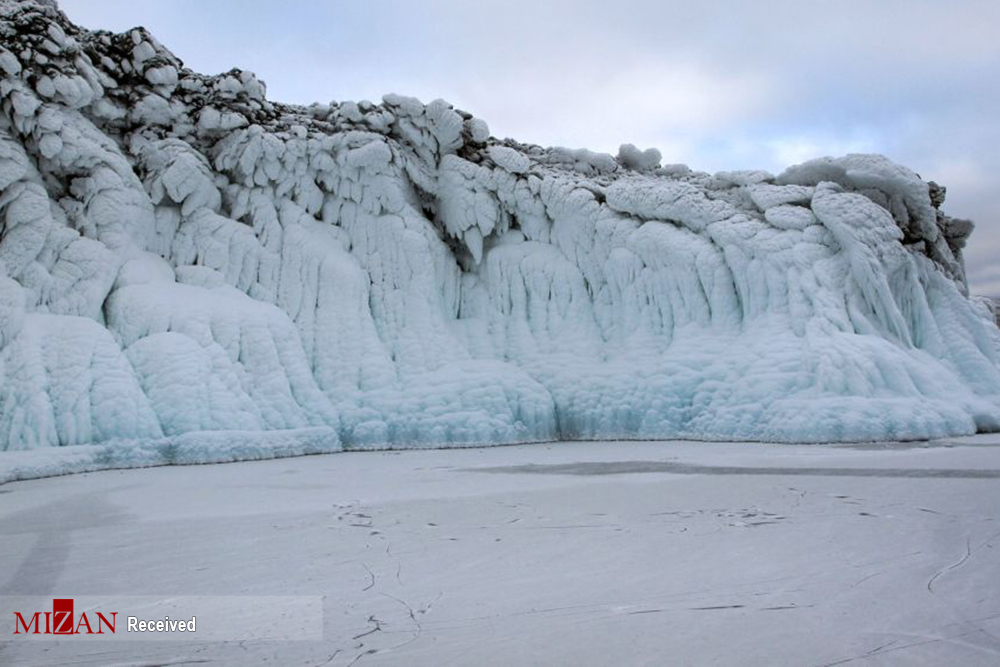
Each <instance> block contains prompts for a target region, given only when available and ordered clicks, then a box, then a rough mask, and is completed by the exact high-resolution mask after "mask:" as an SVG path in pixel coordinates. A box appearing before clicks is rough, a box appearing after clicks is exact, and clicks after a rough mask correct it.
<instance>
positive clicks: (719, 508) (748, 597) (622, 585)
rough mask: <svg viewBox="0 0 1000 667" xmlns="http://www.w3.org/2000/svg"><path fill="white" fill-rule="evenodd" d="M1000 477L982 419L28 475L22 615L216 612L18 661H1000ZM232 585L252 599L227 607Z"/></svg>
mask: <svg viewBox="0 0 1000 667" xmlns="http://www.w3.org/2000/svg"><path fill="white" fill-rule="evenodd" d="M100 448H101V447H100V446H97V447H66V448H52V447H50V448H47V449H46V450H36V451H32V452H14V453H13V455H15V456H19V455H26V454H31V455H36V454H37V455H41V454H46V453H52V452H58V451H60V449H76V450H86V449H91V450H95V449H100ZM3 464H4V460H3V457H0V467H2V466H3ZM998 481H1000V437H998V436H997V435H994V434H980V435H975V436H968V437H963V438H951V439H948V440H945V441H938V442H931V443H919V444H918V445H910V446H907V445H903V444H900V443H892V444H886V445H884V446H880V445H872V444H865V445H776V444H769V443H735V444H734V443H705V442H612V443H609V442H586V443H554V444H546V445H525V446H515V447H491V448H480V449H463V450H458V451H455V450H452V451H421V452H415V451H405V452H356V453H352V454H350V455H336V456H315V457H307V458H294V459H284V460H280V461H257V462H253V463H234V464H231V465H225V466H194V467H191V468H187V469H184V470H179V469H177V468H158V469H147V470H128V471H116V472H108V471H106V472H99V473H92V474H85V475H75V476H72V477H66V478H60V479H42V480H32V481H24V482H14V483H11V484H6V485H3V486H0V498H2V500H0V563H3V564H4V567H3V569H2V571H0V616H2V617H3V618H12V614H11V611H22V612H23V611H24V609H25V607H26V603H25V599H24V598H21V597H19V596H45V595H47V598H45V599H43V600H38V598H35V603H36V604H38V607H35V608H40V609H44V608H47V606H48V605H51V604H52V603H51V600H52V598H53V597H57V596H58V597H61V596H63V595H66V596H69V595H74V596H75V597H76V608H77V609H78V610H80V609H81V608H82V605H87V607H88V611H89V608H98V609H99V608H101V607H104V608H106V609H108V608H109V609H112V610H114V609H118V610H119V612H120V613H119V621H120V622H121V623H125V621H124V617H125V616H126V615H127V614H135V613H136V611H141V610H142V608H140V609H136V606H137V605H136V600H135V598H132V599H123V598H119V597H118V596H143V598H142V599H144V600H148V601H149V602H150V603H153V604H156V603H159V604H161V605H163V606H167V605H171V606H172V608H168V609H169V611H168V612H167V613H169V615H170V618H178V617H181V614H182V613H183V614H185V615H186V616H187V617H190V616H192V615H195V614H197V617H198V632H196V633H194V634H193V635H189V636H187V637H186V638H184V639H181V640H178V639H177V638H174V637H171V636H159V637H156V638H155V639H153V638H152V637H150V638H149V639H150V640H151V641H136V639H134V638H133V637H134V635H135V633H131V634H129V633H124V631H123V630H121V626H119V630H118V636H117V637H114V638H111V639H110V640H109V641H100V640H98V641H87V640H86V639H85V638H83V639H74V638H66V639H65V640H61V641H52V640H51V639H52V638H48V639H46V638H44V637H39V638H38V639H39V641H32V640H31V639H30V638H28V637H23V635H22V636H18V637H11V636H10V635H8V636H7V637H5V638H4V640H5V641H3V643H0V646H2V648H3V665H4V667H17V666H24V667H29V666H30V667H37V666H38V665H73V666H74V667H82V666H84V665H87V666H92V667H107V666H108V665H118V666H124V665H131V666H133V667H138V666H139V665H146V666H150V665H195V666H197V665H227V666H229V665H232V666H235V667H242V666H244V665H246V666H250V665H293V666H295V665H304V666H306V665H312V666H319V665H327V666H328V667H390V666H400V667H412V666H413V665H484V666H500V665H572V666H574V667H590V666H593V667H606V666H608V665H671V666H672V665H684V666H688V665H693V666H701V665H714V666H720V667H785V666H795V667H817V666H819V665H828V666H833V665H844V666H845V667H912V666H917V665H922V666H924V667H931V666H933V667H997V664H998V660H997V657H998V655H1000V586H998V585H997V584H998V582H997V573H998V572H1000V534H998V532H1000V527H998V526H997V507H1000V483H998ZM276 595H280V596H322V607H323V616H322V618H321V619H320V617H319V616H318V614H315V615H307V614H302V615H300V616H298V617H297V619H296V620H297V622H299V623H301V624H302V626H300V627H308V628H314V627H316V626H317V625H319V621H322V630H323V634H322V638H321V639H313V640H311V641H301V640H300V641H274V640H272V639H266V638H263V637H261V631H260V630H257V631H256V632H254V631H253V630H252V629H251V627H252V626H251V627H248V625H250V623H252V620H251V619H255V618H256V619H266V620H267V623H268V624H269V625H270V624H271V623H275V622H276V621H278V620H279V613H278V612H279V610H278V609H276V606H275V604H274V602H273V600H274V598H271V597H264V596H276ZM81 596H82V599H81ZM187 596H209V597H204V598H197V597H195V598H188V597H187ZM211 596H234V597H229V598H228V600H230V601H236V600H238V601H239V604H240V613H238V614H232V615H231V616H230V617H228V618H227V619H216V622H217V623H218V625H216V624H214V623H212V624H210V621H209V619H210V618H212V614H211V613H210V610H211V609H212V607H211V606H210V605H211V601H212V600H213V599H214V598H213V597H211ZM116 600H117V602H115V601H116ZM178 603H180V604H178ZM42 604H45V605H46V606H45V607H43V606H42ZM153 604H149V606H148V607H146V608H147V609H150V610H151V611H150V612H147V617H150V618H157V617H159V618H163V616H164V610H163V607H162V606H159V605H157V606H153ZM152 610H157V611H159V612H160V613H152ZM174 610H177V612H178V613H176V614H175V613H174ZM206 614H207V617H206V616H205V615H206ZM90 615H91V617H92V616H93V613H91V614H90ZM141 617H142V616H140V618H141ZM7 622H8V621H5V623H7ZM43 622H44V619H43ZM203 622H204V626H205V627H204V628H203V626H202V623H203ZM8 627H9V626H8ZM258 627H259V626H258ZM285 627H287V626H285ZM7 632H11V630H7ZM222 632H227V635H226V638H227V639H229V640H230V641H213V639H214V638H217V637H218V635H219V634H222ZM300 632H301V631H300ZM123 633H124V634H125V636H122V635H123ZM264 636H265V637H267V635H264Z"/></svg>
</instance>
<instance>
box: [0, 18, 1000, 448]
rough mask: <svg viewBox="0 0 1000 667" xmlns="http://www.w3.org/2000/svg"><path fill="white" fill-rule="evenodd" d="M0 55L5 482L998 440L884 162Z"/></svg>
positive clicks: (52, 56) (938, 236)
mask: <svg viewBox="0 0 1000 667" xmlns="http://www.w3.org/2000/svg"><path fill="white" fill-rule="evenodd" d="M0 35H2V37H3V39H2V42H0V44H2V46H0V76H2V78H0V216H2V217H0V221H2V224H0V449H9V450H23V449H33V448H38V447H50V446H65V445H81V444H95V443H109V446H111V447H112V448H113V451H114V453H113V455H112V454H109V457H110V458H114V459H115V460H116V461H118V463H119V464H120V463H121V462H122V461H124V458H125V457H126V456H127V455H126V454H123V453H122V452H123V451H126V450H127V446H126V444H124V443H133V446H134V447H135V448H136V454H135V457H136V464H140V465H142V464H146V463H147V462H148V459H147V456H149V454H148V447H147V448H144V446H143V445H142V444H141V443H160V445H157V446H166V445H165V444H164V443H175V444H176V443H182V444H181V445H179V446H180V450H182V452H183V453H181V454H169V455H165V456H166V459H170V457H171V456H177V457H179V458H177V459H176V460H184V461H186V462H195V461H197V460H199V457H201V458H202V459H203V460H206V461H207V460H223V459H227V458H239V457H242V456H263V455H266V454H265V450H266V449H267V445H260V446H258V445H255V444H253V443H258V442H263V441H262V440H261V438H260V437H259V434H260V433H263V432H275V436H274V437H275V443H276V444H275V445H274V452H273V453H274V454H275V455H277V454H280V452H281V451H291V450H294V449H295V448H296V447H298V448H300V449H302V450H303V451H305V450H310V449H311V448H313V445H312V444H301V443H299V444H294V445H289V444H287V442H286V440H285V438H286V435H287V434H288V433H293V434H294V433H303V432H305V433H313V434H316V433H319V434H322V435H321V436H316V437H318V438H319V440H321V441H322V448H323V451H330V450H332V449H336V448H339V447H344V448H355V449H357V448H384V447H417V446H439V445H468V444H491V443H514V442H530V441H540V440H551V439H556V438H563V439H569V438H667V437H670V438H677V437H685V438H697V439H718V440H731V439H746V440H776V441H802V442H816V441H841V440H876V439H911V438H928V437H940V436H952V435H960V434H970V433H974V432H976V431H977V430H989V429H996V428H998V427H1000V370H998V369H1000V366H998V364H1000V331H998V329H997V327H996V326H995V324H994V322H993V311H992V309H991V308H990V307H988V304H987V303H986V302H985V301H983V300H976V299H972V298H970V297H968V296H967V289H966V286H965V277H964V268H963V262H962V248H963V247H964V245H965V243H966V240H967V238H968V236H969V234H970V232H971V231H972V224H971V223H970V222H968V221H965V220H957V219H953V218H950V217H949V216H947V215H946V214H945V213H943V212H942V211H941V209H940V206H941V204H942V202H943V200H944V188H943V187H940V186H938V185H936V184H934V183H933V182H925V181H923V180H922V179H921V178H920V177H919V176H918V175H916V174H914V173H913V172H911V171H910V170H908V169H906V168H905V167H902V166H899V165H896V164H894V163H892V162H891V161H889V160H888V159H886V158H884V157H882V156H878V155H848V156H846V157H840V158H821V159H818V160H813V161H810V162H806V163H804V164H800V165H796V166H793V167H791V168H789V169H788V170H786V171H785V172H784V173H782V174H780V175H777V176H775V175H772V174H769V173H767V172H763V171H739V172H735V171H734V172H722V173H718V174H714V175H711V174H706V173H702V172H697V171H692V170H690V169H688V168H687V167H685V166H683V165H664V166H661V156H660V154H659V152H658V151H657V150H655V149H647V150H642V149H640V148H636V147H635V146H633V145H631V144H625V145H623V146H622V147H621V150H620V151H619V153H618V155H617V156H611V155H608V154H601V153H594V152H591V151H587V150H584V149H568V148H541V147H538V146H533V145H524V144H519V143H517V142H514V141H511V140H504V141H499V140H497V139H494V138H492V137H491V136H490V134H489V130H488V128H487V126H486V124H485V123H484V122H483V121H482V120H480V119H476V118H473V117H471V116H470V115H469V114H467V113H465V112H462V111H459V110H457V109H454V108H453V107H452V106H451V105H449V104H447V103H446V102H444V101H441V100H435V101H433V102H431V103H430V104H423V103H421V102H420V101H418V100H415V99H413V98H408V97H403V96H399V95H387V96H386V97H385V98H383V100H382V102H381V103H379V104H374V103H371V102H367V101H361V102H357V103H355V102H339V103H337V102H331V103H329V104H315V105H312V106H309V107H298V106H289V105H282V104H277V103H272V102H269V101H268V100H267V99H266V97H265V89H264V84H263V83H262V82H260V81H258V80H257V79H256V78H255V77H254V76H253V74H251V73H249V72H242V71H239V70H232V71H230V72H227V73H225V74H221V75H217V76H211V77H209V76H202V75H199V74H197V73H194V72H191V71H190V70H188V69H185V68H184V67H183V65H182V63H181V62H180V61H179V60H178V59H177V58H176V57H175V56H173V55H172V54H171V53H170V52H169V51H167V50H166V49H164V48H163V47H162V46H161V45H160V44H159V43H158V42H157V41H156V40H155V39H154V38H153V37H152V36H150V35H149V34H148V33H147V32H146V31H145V30H143V29H134V30H131V31H129V32H127V33H123V34H119V35H113V34H110V33H107V32H89V31H85V30H81V29H79V28H77V27H75V26H73V25H72V24H71V23H69V22H68V20H67V19H66V18H65V16H63V15H62V14H61V13H60V12H59V10H58V9H56V8H55V6H54V5H53V4H52V3H41V2H34V1H30V0H28V1H23V2H22V1H15V0H0ZM317 429H318V430H317ZM239 432H243V433H245V438H244V439H245V441H246V443H247V444H246V447H245V448H243V447H241V446H240V445H239V444H238V441H239V439H240V438H239V436H236V435H234V434H236V433H239ZM278 433H281V434H286V435H278ZM209 434H216V435H209ZM255 434H257V435H255ZM310 437H312V436H310ZM265 440H266V438H265ZM293 440H294V438H293ZM295 442H299V441H298V440H295ZM310 442H311V440H310ZM183 443H203V444H202V445H197V444H191V445H190V446H188V445H186V444H183ZM282 443H284V444H282ZM316 446H317V447H319V445H316ZM213 448H217V451H215V453H213ZM154 458H155V457H154ZM160 458H163V457H160Z"/></svg>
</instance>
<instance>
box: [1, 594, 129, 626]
mask: <svg viewBox="0 0 1000 667" xmlns="http://www.w3.org/2000/svg"><path fill="white" fill-rule="evenodd" d="M110 614H111V620H110V621H109V620H108V617H107V616H105V615H104V614H102V613H101V612H96V615H97V619H96V620H95V623H96V625H97V632H94V630H93V628H92V627H91V625H90V619H88V618H87V612H83V613H81V614H80V618H79V620H76V623H75V624H74V620H75V618H74V614H73V598H56V599H54V600H52V611H36V612H35V613H34V614H33V615H32V616H31V618H29V619H28V620H25V618H24V616H22V615H21V612H19V611H15V612H14V634H15V635H19V634H22V633H21V630H24V633H23V634H26V635H103V634H104V626H107V628H108V630H110V631H111V634H115V623H116V622H117V621H118V619H117V618H116V617H117V616H118V612H117V611H113V612H110ZM42 617H44V618H45V630H44V631H42V630H41V627H42ZM81 628H85V629H84V630H81Z"/></svg>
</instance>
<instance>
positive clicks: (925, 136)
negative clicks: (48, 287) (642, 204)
mask: <svg viewBox="0 0 1000 667" xmlns="http://www.w3.org/2000/svg"><path fill="white" fill-rule="evenodd" d="M60 6H61V7H62V8H63V10H64V11H66V13H67V14H68V15H69V16H70V18H71V19H73V20H74V21H76V22H77V23H79V24H81V25H83V26H85V27H90V28H106V29H110V30H115V31H121V30H125V29H127V28H130V27H132V26H135V25H144V26H146V27H147V28H149V29H150V30H151V31H152V32H153V34H154V35H156V37H157V38H158V39H159V40H160V41H161V42H162V43H163V44H164V45H165V46H167V47H168V48H170V49H171V50H172V51H174V53H175V54H177V56H178V57H180V58H181V59H182V60H183V61H184V62H185V64H186V65H187V66H188V67H191V68H192V69H195V70H198V71H201V72H205V73H216V72H221V71H225V70H228V69H230V68H232V67H240V68H243V69H248V70H252V71H253V72H256V73H257V75H258V76H259V77H260V78H261V79H263V80H264V81H266V82H267V85H268V95H269V97H270V98H271V99H274V100H279V101H284V102H299V103H309V102H314V101H322V102H328V101H330V100H360V99H370V100H378V99H380V98H381V96H382V94H383V93H387V92H396V93H402V94H407V95H413V96H416V97H419V98H420V99H422V100H423V101H425V102H426V101H430V100H432V99H434V98H436V97H443V98H444V99H446V100H448V101H449V102H452V103H453V104H455V105H456V106H458V107H460V108H463V109H466V110H468V111H470V112H472V113H474V114H475V115H476V116H479V117H481V118H483V119H484V120H486V121H487V122H488V123H489V125H490V129H491V130H492V132H493V134H494V135H496V136H499V137H514V138H516V139H518V140H520V141H527V142H533V143H538V144H543V145H561V146H571V147H580V146H583V147H587V148H591V149H594V150H601V151H607V152H612V153H614V152H616V151H617V149H618V145H619V144H621V143H624V142H629V143H634V144H636V145H637V146H639V147H641V148H647V147H651V146H655V147H657V148H659V149H660V150H661V151H662V153H663V156H664V161H665V162H684V163H687V164H689V165H690V166H691V167H693V168H696V169H703V170H706V171H716V170H721V169H740V168H765V169H769V170H771V171H772V172H775V173H778V172H780V171H781V170H782V169H783V168H784V167H785V166H787V165H789V164H793V163H796V162H800V161H802V160H805V159H808V158H811V157H817V156H821V155H841V154H844V153H848V152H856V151H861V152H880V153H885V154H886V155H888V156H889V157H891V158H892V159H894V160H896V161H897V162H901V163H903V164H905V165H907V166H909V167H910V168H912V169H914V170H915V171H917V172H918V173H919V174H921V176H923V177H924V178H925V179H929V180H936V181H938V182H939V183H942V184H944V185H946V186H947V187H948V201H947V202H946V204H945V209H946V210H947V211H948V212H949V213H950V214H951V215H955V216H959V217H968V218H972V219H973V220H975V221H976V222H977V229H976V232H975V233H974V234H973V236H972V239H971V241H970V245H969V248H968V249H967V252H966V261H967V265H968V268H969V277H970V282H971V286H972V289H973V291H974V292H978V293H983V294H993V295H998V296H1000V38H998V35H1000V2H997V1H996V0H983V1H978V0H971V1H957V2H953V3H945V2H934V1H931V0H905V1H904V0H880V1H877V2H871V1H857V2H856V1H854V0H837V1H836V2H832V1H826V0H813V1H810V2H805V1H803V0H797V1H794V2H792V1H788V2H786V1H783V0H782V1H771V0H767V1H762V2H755V3H750V2H736V1H732V2H727V1H724V0H717V1H715V2H710V3H696V2H691V1H690V0H684V1H675V0H659V1H656V0H649V1H647V0H615V1H613V2H608V1H607V0H580V1H577V2H566V1H562V0H531V1H530V2H524V1H521V0H503V1H500V0H476V1H475V2H471V1H465V0H426V1H420V0H367V1H366V2H352V3H347V2H335V1H333V0H327V1H320V0H315V1H295V0H289V1H287V2H271V1H264V0H212V1H211V2H208V1H206V0H61V1H60Z"/></svg>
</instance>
